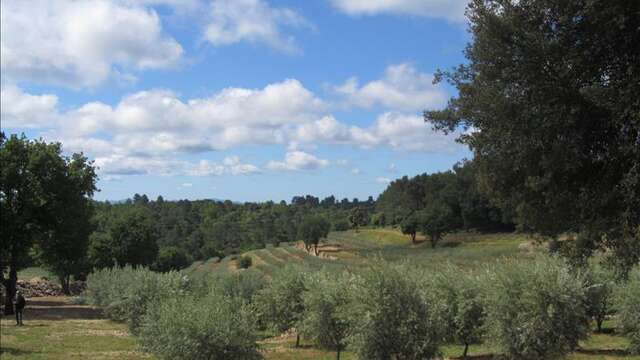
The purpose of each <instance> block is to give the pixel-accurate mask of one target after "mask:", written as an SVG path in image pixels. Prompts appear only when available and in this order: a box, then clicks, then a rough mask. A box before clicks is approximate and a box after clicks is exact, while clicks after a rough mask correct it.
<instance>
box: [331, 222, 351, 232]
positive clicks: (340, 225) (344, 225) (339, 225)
mask: <svg viewBox="0 0 640 360" xmlns="http://www.w3.org/2000/svg"><path fill="white" fill-rule="evenodd" d="M331 225H332V228H333V231H347V230H349V229H350V228H351V225H349V221H348V220H347V219H338V220H335V221H334V222H333V223H332V224H331Z"/></svg>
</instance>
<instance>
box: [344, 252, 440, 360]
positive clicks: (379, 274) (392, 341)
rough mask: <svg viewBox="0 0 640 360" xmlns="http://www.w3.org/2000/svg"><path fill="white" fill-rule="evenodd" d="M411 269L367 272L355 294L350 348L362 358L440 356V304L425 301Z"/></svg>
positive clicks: (380, 268)
mask: <svg viewBox="0 0 640 360" xmlns="http://www.w3.org/2000/svg"><path fill="white" fill-rule="evenodd" d="M416 277H417V276H415V274H413V273H412V272H411V271H410V269H409V268H398V267H395V266H390V265H387V264H382V265H377V266H376V267H371V268H370V269H369V270H368V271H366V272H364V273H363V276H362V278H361V279H360V281H359V283H358V285H357V287H356V288H355V289H354V301H353V303H352V304H353V305H352V308H353V309H352V315H353V317H352V324H353V328H352V334H353V335H352V336H350V338H349V343H350V344H352V345H353V347H354V350H355V351H356V352H357V354H358V356H359V357H360V358H362V359H392V358H398V359H424V358H433V357H434V356H436V355H437V354H438V346H439V345H440V342H441V333H440V328H441V324H442V321H441V316H440V311H439V305H437V304H435V303H434V301H433V300H431V298H427V297H424V296H423V295H422V294H421V292H420V291H419V289H418V281H417V280H416Z"/></svg>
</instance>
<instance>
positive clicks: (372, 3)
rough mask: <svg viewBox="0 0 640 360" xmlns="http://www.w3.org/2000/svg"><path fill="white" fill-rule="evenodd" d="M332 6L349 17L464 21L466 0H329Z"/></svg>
mask: <svg viewBox="0 0 640 360" xmlns="http://www.w3.org/2000/svg"><path fill="white" fill-rule="evenodd" d="M330 1H331V3H332V4H333V6H334V7H335V8H336V9H338V10H340V11H342V12H344V13H346V14H349V15H379V14H393V15H410V16H425V17H431V18H443V19H446V20H448V21H450V22H463V21H465V17H464V10H465V7H466V5H467V0H330Z"/></svg>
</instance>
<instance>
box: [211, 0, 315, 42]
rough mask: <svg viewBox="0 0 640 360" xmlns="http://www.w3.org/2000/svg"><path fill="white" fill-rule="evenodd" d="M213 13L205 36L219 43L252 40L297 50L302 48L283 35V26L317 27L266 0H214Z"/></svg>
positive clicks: (298, 15)
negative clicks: (272, 5)
mask: <svg viewBox="0 0 640 360" xmlns="http://www.w3.org/2000/svg"><path fill="white" fill-rule="evenodd" d="M210 13H211V19H210V21H209V24H208V25H207V27H206V28H205V38H206V39H207V40H208V41H209V42H211V43H212V44H213V45H215V46H224V45H230V44H234V43H237V42H240V41H248V42H252V43H263V44H266V45H268V46H270V47H272V48H274V49H277V50H280V51H284V52H289V53H294V52H298V51H299V49H298V46H297V45H296V42H295V38H294V37H293V36H291V35H284V34H282V27H290V28H300V27H306V28H313V26H312V25H311V23H310V22H309V21H308V20H306V19H305V18H304V17H303V16H302V15H300V14H298V13H297V12H295V11H293V10H291V9H288V8H272V7H270V6H269V4H268V3H267V2H265V1H263V0H213V1H212V2H211V9H210Z"/></svg>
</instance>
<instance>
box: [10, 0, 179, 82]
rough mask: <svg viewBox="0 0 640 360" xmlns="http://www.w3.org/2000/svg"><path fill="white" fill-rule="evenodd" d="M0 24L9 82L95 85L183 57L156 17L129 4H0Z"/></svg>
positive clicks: (66, 0) (93, 0)
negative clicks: (26, 81) (25, 81)
mask: <svg viewBox="0 0 640 360" xmlns="http://www.w3.org/2000/svg"><path fill="white" fill-rule="evenodd" d="M0 20H1V29H0V30H1V41H0V50H1V51H2V58H1V61H0V64H1V69H2V75H3V77H4V78H5V79H7V80H11V81H22V80H28V81H33V82H37V83H52V84H62V85H66V86H69V87H73V88H82V87H94V86H97V85H99V84H101V83H103V82H105V81H106V80H107V79H110V78H115V79H116V80H125V81H130V80H131V79H132V78H133V77H134V76H133V75H132V74H131V73H129V71H137V70H145V69H159V68H168V67H173V66H176V65H177V64H178V63H179V61H180V60H181V58H182V54H183V49H182V47H181V46H180V44H179V43H178V42H177V41H176V40H175V39H173V38H171V37H169V36H167V35H165V34H164V33H163V29H162V23H161V21H160V18H159V16H158V14H157V13H156V12H155V11H154V10H153V9H151V8H147V7H143V6H141V5H136V4H134V1H130V2H129V4H127V2H108V1H101V0H81V1H71V0H58V1H47V0H6V1H4V0H3V1H2V2H1V3H0ZM123 71H124V72H123Z"/></svg>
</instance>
